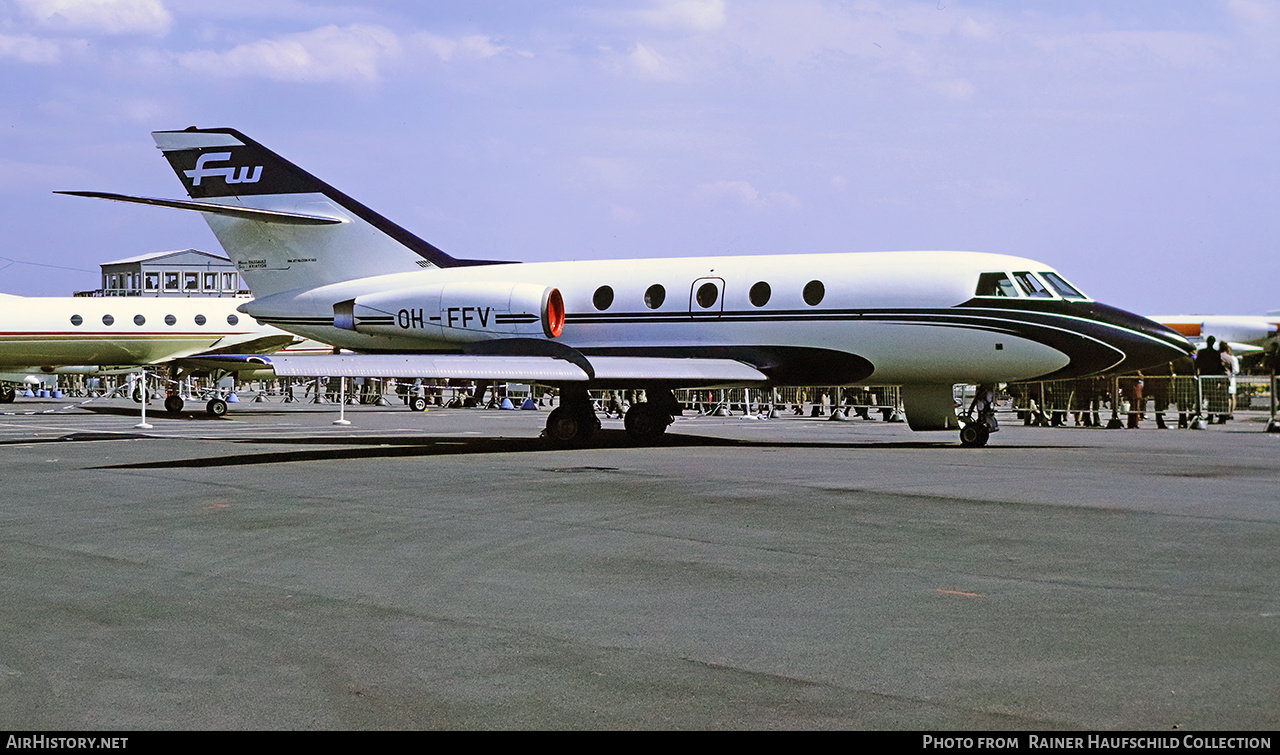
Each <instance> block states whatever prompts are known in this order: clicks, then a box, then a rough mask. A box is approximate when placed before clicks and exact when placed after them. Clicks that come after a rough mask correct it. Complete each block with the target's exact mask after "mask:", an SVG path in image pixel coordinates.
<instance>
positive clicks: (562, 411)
mask: <svg viewBox="0 0 1280 755" xmlns="http://www.w3.org/2000/svg"><path fill="white" fill-rule="evenodd" d="M645 395H646V396H647V397H648V399H649V400H648V401H640V402H637V403H634V404H632V405H631V408H630V409H628V410H627V414H626V417H624V418H623V426H624V427H625V428H626V430H627V435H628V436H629V437H630V438H631V440H632V441H634V442H635V443H637V444H640V445H645V446H649V445H653V444H655V443H657V442H658V441H660V440H661V439H662V435H663V434H664V433H665V432H666V431H667V427H668V426H669V425H670V424H671V423H672V422H673V421H674V420H675V415H676V414H677V413H679V411H680V405H679V404H678V403H677V402H676V397H675V396H674V395H673V394H672V393H671V391H670V390H668V389H666V388H647V389H645ZM598 429H600V420H599V418H597V417H596V413H595V409H594V408H593V407H592V405H591V399H590V397H589V396H588V395H587V391H586V389H585V388H580V387H576V386H575V387H572V388H565V389H564V390H562V391H561V392H560V406H557V407H556V408H555V409H552V410H551V414H550V415H548V416H547V429H546V430H545V431H544V432H543V435H544V436H546V438H547V440H549V441H550V442H551V445H553V446H555V447H556V448H580V447H582V446H585V445H586V444H587V443H588V442H590V440H591V436H592V435H593V434H594V433H595V431H596V430H598Z"/></svg>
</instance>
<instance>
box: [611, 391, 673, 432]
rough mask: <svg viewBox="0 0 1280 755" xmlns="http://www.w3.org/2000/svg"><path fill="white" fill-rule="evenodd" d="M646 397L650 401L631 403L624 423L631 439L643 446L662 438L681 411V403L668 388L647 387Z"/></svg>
mask: <svg viewBox="0 0 1280 755" xmlns="http://www.w3.org/2000/svg"><path fill="white" fill-rule="evenodd" d="M645 397H646V398H647V399H648V401H639V402H637V403H634V404H632V405H631V408H630V409H628V410H627V415H626V417H624V418H623V420H622V425H623V427H625V428H626V430H627V435H629V436H630V437H631V440H633V441H635V442H636V443H639V444H640V445H642V446H651V445H653V444H655V443H657V442H658V441H659V440H662V435H663V434H664V433H666V431H667V427H668V426H669V425H670V424H671V423H672V422H674V421H675V415H676V414H679V413H680V404H679V403H678V402H677V401H676V397H675V396H674V395H673V394H672V393H671V391H670V389H667V388H647V389H645Z"/></svg>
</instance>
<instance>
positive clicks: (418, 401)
mask: <svg viewBox="0 0 1280 755" xmlns="http://www.w3.org/2000/svg"><path fill="white" fill-rule="evenodd" d="M426 410H427V400H426V399H425V398H423V397H422V396H413V397H411V398H410V399H409V411H411V412H425V411H426Z"/></svg>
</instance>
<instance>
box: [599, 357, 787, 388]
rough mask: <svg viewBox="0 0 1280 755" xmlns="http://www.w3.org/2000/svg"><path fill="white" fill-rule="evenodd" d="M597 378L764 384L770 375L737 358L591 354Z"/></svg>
mask: <svg viewBox="0 0 1280 755" xmlns="http://www.w3.org/2000/svg"><path fill="white" fill-rule="evenodd" d="M588 359H589V360H590V361H591V366H592V367H593V368H595V373H596V380H599V381H613V382H629V381H635V382H648V381H653V382H664V383H683V384H689V385H707V384H712V383H715V384H719V383H763V382H765V381H766V380H767V379H768V378H766V377H765V375H764V374H763V373H761V372H760V371H759V370H757V369H756V368H754V367H752V366H750V365H748V364H744V363H742V362H739V361H737V360H735V359H676V358H670V357H588Z"/></svg>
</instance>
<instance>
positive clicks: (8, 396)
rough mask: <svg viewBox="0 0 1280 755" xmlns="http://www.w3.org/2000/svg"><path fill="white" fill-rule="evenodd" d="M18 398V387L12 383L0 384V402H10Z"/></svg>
mask: <svg viewBox="0 0 1280 755" xmlns="http://www.w3.org/2000/svg"><path fill="white" fill-rule="evenodd" d="M16 398H18V389H17V388H14V387H13V386H12V385H6V386H0V404H12V403H13V402H14V400H15V399H16Z"/></svg>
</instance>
